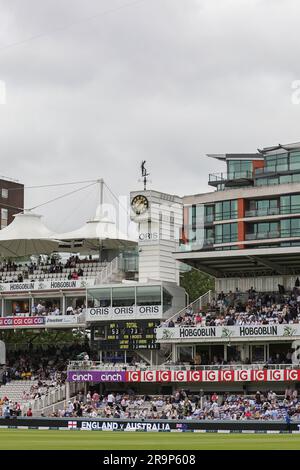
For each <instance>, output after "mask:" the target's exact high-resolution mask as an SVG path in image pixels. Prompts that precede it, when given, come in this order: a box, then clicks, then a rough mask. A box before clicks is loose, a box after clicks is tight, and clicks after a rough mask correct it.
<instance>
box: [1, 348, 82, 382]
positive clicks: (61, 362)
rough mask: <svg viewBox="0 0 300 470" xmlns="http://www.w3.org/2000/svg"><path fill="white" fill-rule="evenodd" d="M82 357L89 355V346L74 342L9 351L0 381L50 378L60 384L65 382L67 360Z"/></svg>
mask: <svg viewBox="0 0 300 470" xmlns="http://www.w3.org/2000/svg"><path fill="white" fill-rule="evenodd" d="M83 348H85V349H86V351H85V352H83ZM84 357H89V347H88V346H87V345H84V346H83V345H76V344H74V345H69V346H49V347H48V348H47V349H45V350H44V351H43V350H40V349H39V350H37V351H32V352H23V351H16V352H9V354H8V359H7V363H6V366H5V368H4V369H3V371H2V377H1V383H2V384H3V385H5V384H6V383H8V382H10V381H11V380H39V381H45V380H47V381H49V380H50V381H51V380H52V381H54V382H55V383H56V384H57V385H60V384H62V383H64V382H65V379H66V370H67V364H68V362H69V360H72V359H73V360H76V359H81V360H82V359H83V358H84Z"/></svg>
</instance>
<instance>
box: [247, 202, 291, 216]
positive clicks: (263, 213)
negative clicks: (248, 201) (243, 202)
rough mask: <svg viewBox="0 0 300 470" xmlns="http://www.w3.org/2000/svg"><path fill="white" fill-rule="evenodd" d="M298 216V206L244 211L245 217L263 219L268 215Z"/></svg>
mask: <svg viewBox="0 0 300 470" xmlns="http://www.w3.org/2000/svg"><path fill="white" fill-rule="evenodd" d="M285 214H300V204H293V205H287V206H280V207H266V208H263V209H253V210H247V211H245V217H265V216H268V215H285Z"/></svg>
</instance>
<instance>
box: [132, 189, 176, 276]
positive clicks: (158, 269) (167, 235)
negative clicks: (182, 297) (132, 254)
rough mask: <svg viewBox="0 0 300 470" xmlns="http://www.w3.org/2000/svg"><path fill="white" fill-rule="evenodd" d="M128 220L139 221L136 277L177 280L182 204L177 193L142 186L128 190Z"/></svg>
mask: <svg viewBox="0 0 300 470" xmlns="http://www.w3.org/2000/svg"><path fill="white" fill-rule="evenodd" d="M130 203H131V220H132V221H134V222H136V223H137V224H138V236H139V240H138V247H139V281H140V282H148V281H149V280H157V281H167V282H174V283H177V284H179V269H178V263H177V261H176V260H175V259H174V257H173V253H174V252H175V251H178V248H179V235H180V230H181V228H182V223H183V204H182V200H181V198H180V197H178V196H174V195H171V194H166V193H161V192H158V191H152V190H147V189H146V190H144V191H134V192H131V193H130Z"/></svg>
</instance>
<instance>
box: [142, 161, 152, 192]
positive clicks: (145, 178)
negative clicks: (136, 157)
mask: <svg viewBox="0 0 300 470" xmlns="http://www.w3.org/2000/svg"><path fill="white" fill-rule="evenodd" d="M141 171H142V178H143V181H144V191H146V190H147V182H148V177H149V176H150V173H147V170H146V160H143V161H142V165H141Z"/></svg>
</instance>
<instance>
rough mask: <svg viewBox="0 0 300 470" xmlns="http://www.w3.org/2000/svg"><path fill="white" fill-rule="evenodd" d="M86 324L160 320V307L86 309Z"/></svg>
mask: <svg viewBox="0 0 300 470" xmlns="http://www.w3.org/2000/svg"><path fill="white" fill-rule="evenodd" d="M85 312H86V316H85V319H86V321H87V322H95V321H96V322H98V321H111V320H119V321H120V320H148V319H155V318H158V319H161V318H162V306H161V305H145V306H140V307H135V306H133V307H95V308H87V309H86V311H85Z"/></svg>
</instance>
